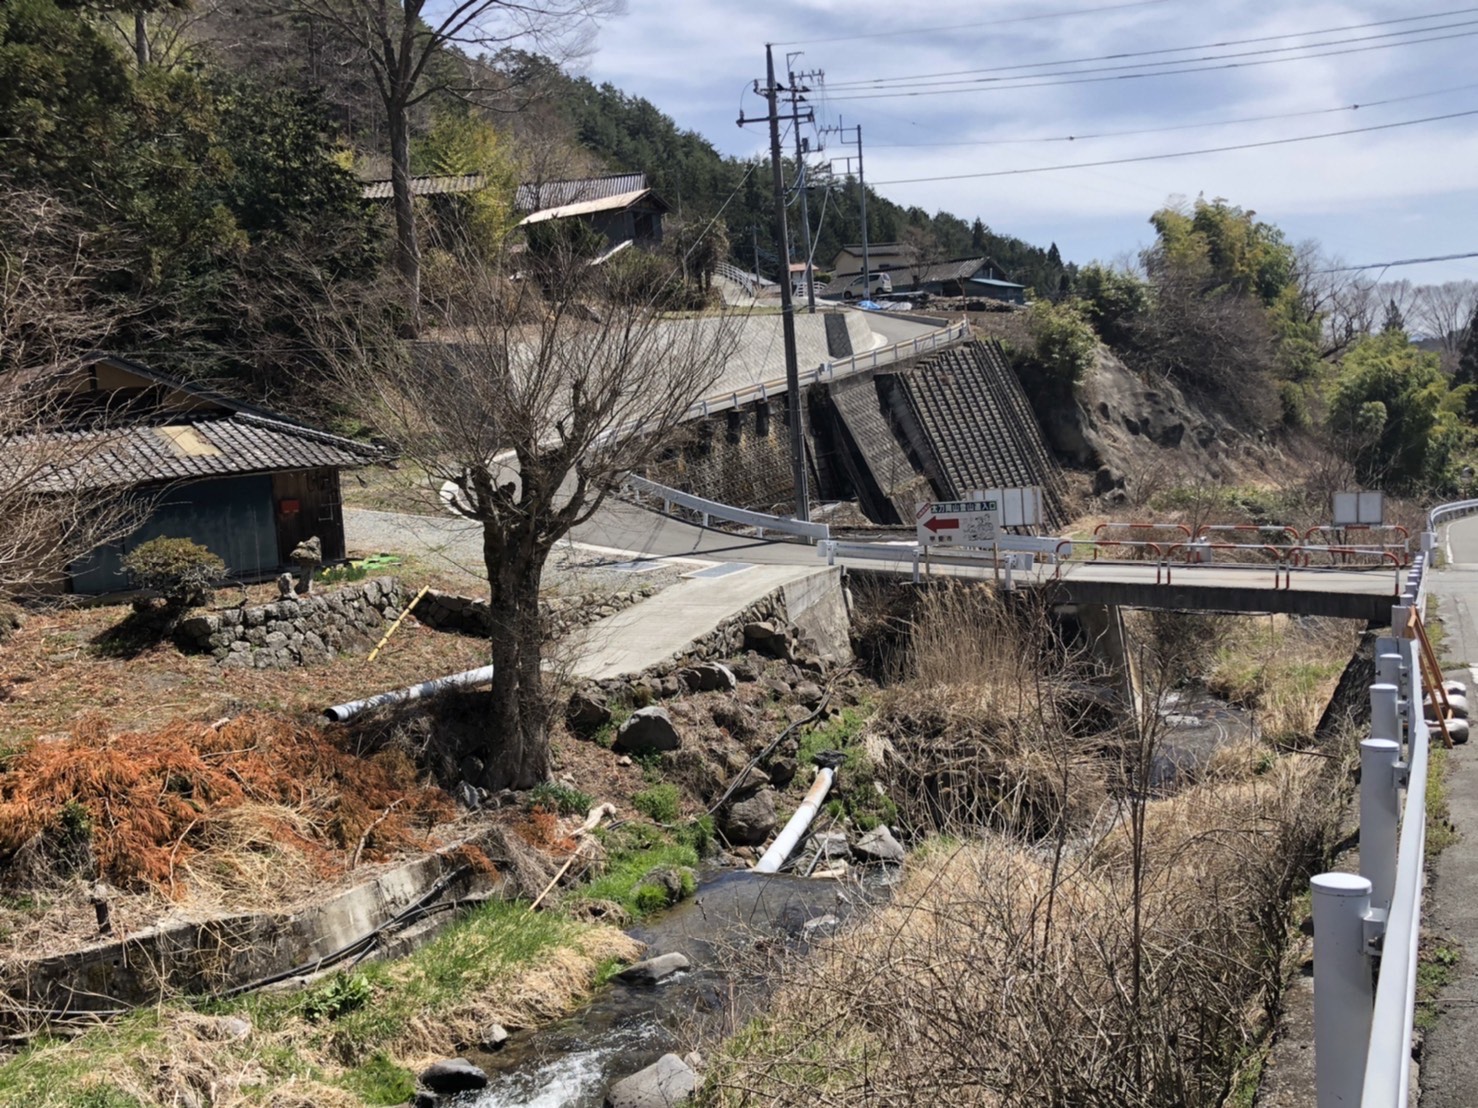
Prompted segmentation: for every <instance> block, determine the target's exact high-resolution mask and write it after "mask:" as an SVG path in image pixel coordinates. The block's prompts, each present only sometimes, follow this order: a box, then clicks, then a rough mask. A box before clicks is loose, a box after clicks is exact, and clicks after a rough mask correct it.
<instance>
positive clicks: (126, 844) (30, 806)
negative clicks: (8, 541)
mask: <svg viewBox="0 0 1478 1108" xmlns="http://www.w3.org/2000/svg"><path fill="white" fill-rule="evenodd" d="M452 814H453V808H452V805H451V802H450V800H449V799H448V798H447V796H446V794H445V793H443V792H442V791H441V790H439V789H431V788H427V787H425V786H423V785H422V783H421V781H420V780H419V773H418V771H417V769H416V767H415V766H414V765H413V764H412V763H411V762H410V760H409V759H408V758H407V757H406V756H405V754H404V753H403V752H401V751H398V750H386V751H382V752H380V753H377V754H372V755H370V756H368V757H361V756H360V755H359V754H358V753H354V752H350V751H347V750H344V749H341V748H340V747H339V746H338V745H337V744H336V743H335V742H334V741H333V740H332V739H330V738H329V737H328V736H327V735H326V734H325V733H324V732H323V731H322V730H320V729H318V728H314V727H304V726H300V725H296V724H293V723H291V722H290V721H287V720H284V719H282V718H281V717H276V716H268V715H265V714H259V713H248V714H246V715H242V716H238V717H236V718H235V719H232V720H229V721H227V722H225V723H223V724H221V725H220V726H218V727H217V726H212V725H204V726H202V725H201V724H198V723H188V722H185V721H175V722H173V723H170V724H166V725H165V726H164V727H161V728H159V729H157V730H152V731H133V732H124V733H121V734H110V733H109V732H108V729H107V724H106V722H105V721H104V720H103V719H102V718H100V717H97V716H93V717H89V718H88V719H87V720H86V721H84V723H83V724H81V725H79V726H78V728H77V730H76V731H75V733H74V734H73V736H72V737H71V738H70V739H67V740H63V741H57V742H46V743H36V744H33V745H31V746H30V747H28V748H27V749H25V750H23V751H21V752H20V753H17V754H15V755H13V756H11V757H10V758H9V759H7V760H6V761H5V763H4V766H3V768H0V860H3V861H4V864H5V865H6V866H7V867H8V868H10V869H12V870H14V869H15V868H16V866H17V861H18V860H17V853H18V852H20V851H22V849H23V848H34V849H37V850H41V851H45V850H46V848H47V841H48V839H50V840H51V841H52V842H59V841H60V840H62V839H69V840H73V841H69V842H59V848H60V849H73V850H74V851H76V852H78V853H85V855H86V856H87V857H86V858H81V857H79V858H77V859H75V861H76V863H77V865H76V866H75V867H73V868H83V867H85V868H89V869H91V870H92V872H91V873H90V874H88V876H97V877H100V878H102V879H104V880H106V881H109V882H111V883H113V884H115V885H118V886H121V887H125V888H137V887H140V886H143V885H153V886H155V887H158V888H160V889H162V890H166V891H168V892H170V893H174V892H176V891H179V890H182V888H183V886H184V873H183V871H182V870H181V868H180V867H181V866H190V865H191V864H192V862H194V863H196V864H197V865H198V858H197V856H198V855H201V854H202V853H207V854H208V853H210V852H212V851H215V852H216V853H217V854H218V855H219V856H220V857H221V858H223V859H227V858H229V859H233V860H234V859H236V858H237V857H238V856H239V855H242V854H247V855H250V853H251V852H252V850H253V848H261V847H268V848H270V849H272V851H273V853H278V852H279V851H278V848H280V847H282V846H286V847H289V848H291V850H293V851H295V852H297V853H299V854H301V855H303V857H304V858H305V859H307V861H308V863H309V864H310V865H311V866H312V868H314V869H316V870H317V876H319V877H323V876H329V875H332V874H334V873H336V872H338V871H339V870H341V869H342V868H344V867H345V866H346V865H347V864H348V863H349V861H350V859H351V856H353V855H357V854H361V853H362V854H363V856H364V857H366V858H368V859H370V860H377V859H379V858H383V857H385V856H386V854H387V853H389V852H392V851H396V850H400V849H404V848H406V847H411V846H424V845H425V843H426V835H427V832H428V830H429V828H430V827H432V826H433V825H435V824H436V823H438V822H440V821H442V820H446V819H449V818H450V817H451V815H452Z"/></svg>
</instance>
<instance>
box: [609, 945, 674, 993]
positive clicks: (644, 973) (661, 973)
mask: <svg viewBox="0 0 1478 1108" xmlns="http://www.w3.org/2000/svg"><path fill="white" fill-rule="evenodd" d="M688 965H689V962H688V959H687V957H686V956H684V955H682V954H678V953H677V952H676V951H674V952H673V953H671V954H659V955H657V957H655V958H648V959H647V960H646V961H645V962H633V963H632V964H631V965H629V966H627V967H626V968H625V969H624V970H622V971H621V972H620V973H618V974H616V976H617V977H619V978H620V979H621V980H622V981H625V982H626V983H627V984H628V985H655V984H656V983H657V982H658V981H661V980H662V979H663V978H666V977H671V976H672V975H673V974H674V973H679V972H681V971H682V970H685V969H687V968H688Z"/></svg>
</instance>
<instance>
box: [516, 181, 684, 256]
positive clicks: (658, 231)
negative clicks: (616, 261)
mask: <svg viewBox="0 0 1478 1108" xmlns="http://www.w3.org/2000/svg"><path fill="white" fill-rule="evenodd" d="M513 206H514V207H515V208H516V209H517V210H518V211H520V212H523V213H525V215H524V217H523V219H522V220H521V221H520V223H519V226H521V227H524V228H528V227H532V226H535V225H537V224H540V223H546V222H548V221H550V220H556V219H578V220H581V221H582V222H584V223H586V224H588V225H589V226H590V228H591V229H592V230H594V231H595V232H597V233H598V234H600V235H602V236H604V237H605V240H606V243H607V244H608V245H610V246H615V245H618V244H620V243H623V242H636V243H641V244H643V245H652V246H655V245H657V244H659V243H661V241H662V218H663V217H664V216H665V215H667V213H668V212H670V211H671V210H672V209H671V207H669V206H668V204H667V202H666V201H665V200H663V199H662V198H661V197H660V196H658V195H657V193H656V192H655V191H654V190H653V189H652V188H651V187H650V186H649V185H648V184H647V175H646V174H645V173H613V174H607V175H606V176H603V177H582V178H578V179H573V180H565V181H539V182H531V183H526V184H522V185H519V186H518V191H517V192H516V193H515V194H514V200H513Z"/></svg>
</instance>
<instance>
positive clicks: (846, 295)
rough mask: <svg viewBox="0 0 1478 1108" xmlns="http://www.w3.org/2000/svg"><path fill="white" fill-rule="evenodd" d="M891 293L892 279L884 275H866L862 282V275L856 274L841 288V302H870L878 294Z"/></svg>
mask: <svg viewBox="0 0 1478 1108" xmlns="http://www.w3.org/2000/svg"><path fill="white" fill-rule="evenodd" d="M892 291H893V278H892V277H890V276H889V275H888V274H886V273H871V274H868V277H867V280H866V281H865V282H864V281H863V278H862V274H860V273H859V274H857V276H856V277H853V278H852V279H851V280H850V281H848V282H847V283H846V284H845V285H843V286H842V299H843V300H857V299H862V300H871V299H872V298H873V297H874V296H877V295H878V294H879V293H884V292H892Z"/></svg>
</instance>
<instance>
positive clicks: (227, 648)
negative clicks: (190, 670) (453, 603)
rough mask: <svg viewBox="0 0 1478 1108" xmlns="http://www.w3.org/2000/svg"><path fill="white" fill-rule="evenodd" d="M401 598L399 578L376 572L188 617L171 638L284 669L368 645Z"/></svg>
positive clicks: (244, 665) (232, 664) (233, 660)
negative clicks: (330, 587)
mask: <svg viewBox="0 0 1478 1108" xmlns="http://www.w3.org/2000/svg"><path fill="white" fill-rule="evenodd" d="M405 601H406V597H405V592H404V590H403V589H402V588H401V585H400V582H399V581H397V580H396V579H395V578H393V577H377V578H375V579H374V580H372V581H365V582H362V583H360V584H356V585H350V586H348V587H346V588H342V589H337V590H335V591H334V592H322V593H310V594H309V595H307V596H295V597H287V598H285V599H282V600H279V601H277V602H276V603H275V604H263V605H261V606H260V607H256V608H231V609H227V610H225V611H220V612H210V613H208V614H206V615H199V616H192V617H191V618H189V619H187V620H185V621H184V622H182V623H181V624H180V625H179V627H178V628H177V629H176V630H175V642H176V643H177V644H178V645H179V647H180V649H182V650H186V651H196V652H202V653H203V652H207V651H208V652H209V653H210V654H212V655H213V656H214V657H215V658H216V660H217V661H219V662H220V664H221V665H222V666H223V667H229V668H233V669H287V668H289V667H291V666H298V665H303V664H304V663H306V662H316V661H327V660H328V659H329V658H332V657H333V656H334V655H335V654H338V653H341V652H343V651H346V650H357V649H361V648H362V649H368V648H369V647H370V646H372V645H373V644H374V643H375V641H376V640H378V639H379V637H380V636H381V635H383V634H384V633H385V630H386V628H387V626H388V624H389V623H390V621H392V620H394V619H395V618H396V617H397V616H399V615H400V611H401V606H402V605H403V604H404V603H405ZM423 603H424V601H423Z"/></svg>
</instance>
